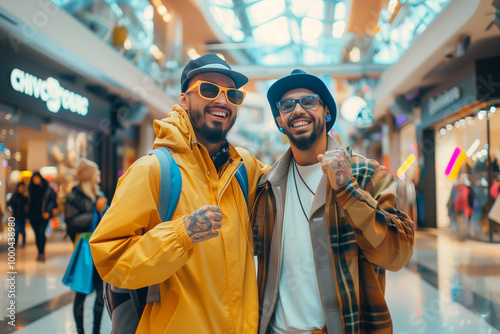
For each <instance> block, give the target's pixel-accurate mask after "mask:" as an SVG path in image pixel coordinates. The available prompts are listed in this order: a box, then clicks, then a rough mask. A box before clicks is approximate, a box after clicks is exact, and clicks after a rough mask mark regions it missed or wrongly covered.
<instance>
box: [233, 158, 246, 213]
mask: <svg viewBox="0 0 500 334" xmlns="http://www.w3.org/2000/svg"><path fill="white" fill-rule="evenodd" d="M234 176H236V179H237V180H238V183H239V184H240V187H241V191H243V195H244V196H245V201H246V202H247V207H248V174H247V169H246V167H245V164H244V163H243V162H242V163H241V166H240V168H238V170H237V171H236V174H235V175H234Z"/></svg>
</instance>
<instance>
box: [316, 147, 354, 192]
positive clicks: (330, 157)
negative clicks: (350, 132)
mask: <svg viewBox="0 0 500 334" xmlns="http://www.w3.org/2000/svg"><path fill="white" fill-rule="evenodd" d="M318 160H319V161H320V162H321V169H322V170H323V173H325V174H326V175H327V176H328V180H329V181H330V185H331V186H332V188H333V190H335V191H337V190H339V189H340V188H342V187H344V186H345V185H346V184H347V182H348V181H349V180H351V177H352V168H351V162H350V157H349V156H348V153H347V151H346V149H345V148H343V147H341V148H337V149H335V150H333V151H326V152H325V154H320V155H318Z"/></svg>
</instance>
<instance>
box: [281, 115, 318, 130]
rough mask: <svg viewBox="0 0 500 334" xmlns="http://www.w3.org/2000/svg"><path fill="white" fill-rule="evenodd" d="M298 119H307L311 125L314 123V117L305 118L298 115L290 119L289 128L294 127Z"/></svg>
mask: <svg viewBox="0 0 500 334" xmlns="http://www.w3.org/2000/svg"><path fill="white" fill-rule="evenodd" d="M297 119H306V120H308V121H311V123H314V119H313V118H312V117H307V116H304V115H297V116H292V117H290V119H289V120H288V122H287V126H288V127H291V126H292V123H293V122H294V121H295V120H297Z"/></svg>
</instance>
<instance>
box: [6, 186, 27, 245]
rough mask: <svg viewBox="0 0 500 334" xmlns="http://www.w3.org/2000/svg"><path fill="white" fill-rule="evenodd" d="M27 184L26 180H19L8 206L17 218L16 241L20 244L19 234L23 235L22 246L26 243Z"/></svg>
mask: <svg viewBox="0 0 500 334" xmlns="http://www.w3.org/2000/svg"><path fill="white" fill-rule="evenodd" d="M25 190H26V185H25V184H24V182H19V183H18V184H17V186H16V191H15V192H14V194H12V197H11V198H10V200H9V202H8V203H7V205H8V206H10V208H11V209H12V217H14V219H15V224H16V225H15V231H16V236H15V243H16V246H17V245H18V243H17V241H18V240H19V235H21V236H22V237H23V242H22V244H21V247H24V245H26V208H27V205H28V197H26V196H24V192H25Z"/></svg>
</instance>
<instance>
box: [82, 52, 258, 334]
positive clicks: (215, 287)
mask: <svg viewBox="0 0 500 334" xmlns="http://www.w3.org/2000/svg"><path fill="white" fill-rule="evenodd" d="M247 82H248V78H247V77H246V76H244V75H243V74H241V73H239V72H236V71H234V70H232V69H231V67H230V66H229V65H228V64H227V63H226V62H225V61H224V60H222V59H221V58H219V57H218V56H216V55H215V54H207V55H204V56H202V57H200V58H198V59H195V60H191V61H190V62H189V63H188V64H187V65H186V67H185V68H184V70H183V72H182V75H181V85H182V93H181V94H180V95H179V105H176V106H174V108H173V111H172V112H171V113H170V114H169V115H168V117H167V118H165V119H162V120H156V121H155V122H154V130H155V133H156V140H155V142H154V145H153V148H158V147H165V148H168V149H169V150H170V151H171V152H172V157H173V158H174V160H175V161H176V162H177V164H178V165H179V168H180V172H181V176H182V189H181V193H180V198H179V202H178V204H177V207H176V209H175V212H174V214H173V216H172V218H171V220H170V221H163V222H162V221H161V219H160V216H159V214H158V197H159V192H160V190H159V189H160V165H159V162H158V160H157V158H156V157H154V156H146V157H143V158H141V159H139V160H138V161H137V162H135V163H134V164H133V165H132V166H131V167H130V168H129V169H128V170H127V172H126V174H125V175H124V176H122V177H121V178H120V180H119V182H118V186H117V189H116V193H115V196H114V198H113V201H112V204H111V207H110V208H109V210H108V212H107V213H106V215H105V216H104V218H103V219H102V221H101V223H100V224H99V227H98V228H97V229H96V231H95V232H94V234H93V235H92V238H91V240H90V244H91V249H92V253H93V256H94V262H95V265H96V267H97V270H98V271H99V274H100V275H101V277H102V278H103V280H105V281H107V282H109V283H111V284H113V285H115V286H117V287H119V288H125V289H137V288H141V287H145V286H151V285H154V284H159V288H160V301H157V302H154V303H150V304H147V305H146V308H145V310H144V312H143V315H142V318H141V320H140V322H139V325H138V329H137V333H197V334H199V333H256V332H257V325H258V318H259V315H258V296H257V284H256V280H255V275H256V274H255V266H254V261H253V253H252V246H251V244H250V242H251V238H252V234H251V233H252V231H251V227H250V225H249V217H248V207H251V206H252V205H253V202H254V197H255V191H256V184H257V181H258V178H259V176H260V174H261V173H262V172H263V171H264V170H265V169H266V168H267V166H264V165H263V164H261V163H260V162H259V161H258V160H256V159H255V157H254V156H253V155H252V154H251V153H249V152H248V151H246V150H244V149H241V148H235V147H233V146H232V145H230V144H229V143H228V142H227V140H226V134H227V133H228V131H229V130H230V128H231V127H232V126H233V124H234V122H235V119H236V113H237V107H238V106H240V105H241V104H242V102H243V99H244V97H245V92H243V91H241V90H239V89H238V88H240V87H241V86H242V85H244V84H245V83H247ZM243 163H244V166H245V168H246V171H247V174H248V184H249V189H248V204H247V203H246V201H245V196H244V194H243V191H242V189H241V187H240V186H239V184H238V181H237V180H236V177H235V173H236V171H237V170H238V169H239V168H241V167H242V164H243Z"/></svg>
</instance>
